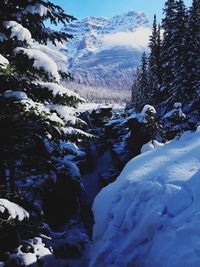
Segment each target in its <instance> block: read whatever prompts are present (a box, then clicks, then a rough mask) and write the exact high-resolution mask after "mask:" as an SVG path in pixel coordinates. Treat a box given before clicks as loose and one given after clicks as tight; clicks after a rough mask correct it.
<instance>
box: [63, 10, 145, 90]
mask: <svg viewBox="0 0 200 267" xmlns="http://www.w3.org/2000/svg"><path fill="white" fill-rule="evenodd" d="M65 30H66V31H67V32H68V33H71V34H72V35H73V36H74V38H73V39H72V40H70V41H69V43H68V44H67V50H68V57H69V61H68V64H69V68H70V71H71V73H73V74H74V76H75V78H76V80H77V81H80V82H83V83H85V84H89V85H95V86H105V87H109V88H120V89H121V88H127V87H128V88H130V87H131V85H132V82H133V76H134V71H135V68H136V66H137V65H138V63H139V60H140V55H141V52H142V51H143V50H144V49H145V48H146V47H147V44H148V37H149V34H150V27H149V22H148V20H147V18H146V16H145V15H144V14H143V13H137V12H134V11H130V12H128V13H125V14H123V15H118V16H114V17H112V18H110V19H108V18H94V17H88V18H86V19H84V20H82V21H76V22H73V23H71V24H69V26H68V27H67V28H66V29H65Z"/></svg>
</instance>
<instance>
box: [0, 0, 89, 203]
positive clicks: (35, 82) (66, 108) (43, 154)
mask: <svg viewBox="0 0 200 267" xmlns="http://www.w3.org/2000/svg"><path fill="white" fill-rule="evenodd" d="M72 19H74V18H73V17H72V16H68V15H66V14H65V13H64V11H63V9H62V8H60V7H59V6H56V5H54V4H53V3H51V2H50V1H44V0H43V1H35V0H34V1H30V0H27V1H17V0H10V1H6V0H4V1H1V2H0V37H1V42H0V53H1V54H2V56H4V57H6V58H7V59H8V61H9V65H8V67H6V69H4V71H1V73H0V83H1V89H0V93H1V95H0V106H1V110H0V128H1V129H2V130H1V133H0V149H1V155H0V179H1V181H0V182H1V185H2V187H3V189H4V190H3V191H4V195H7V196H8V194H7V192H8V191H11V192H12V193H13V192H14V190H15V187H16V186H20V188H21V184H27V186H28V182H27V181H30V180H31V179H32V180H34V186H32V190H34V187H36V189H35V190H36V191H37V190H38V188H37V184H39V183H44V184H45V183H47V182H49V181H51V180H52V179H53V180H54V181H58V180H60V179H61V180H62V179H64V178H65V179H66V181H68V188H67V189H66V190H68V191H70V192H71V200H70V198H69V195H70V194H68V202H70V201H71V202H72V203H73V202H76V201H79V200H77V196H78V194H79V193H80V189H81V186H82V185H81V180H80V173H79V172H78V171H76V172H75V171H74V170H75V169H76V166H75V165H74V163H72V162H71V160H73V159H74V162H77V160H78V159H77V158H78V156H77V155H78V154H79V153H78V152H77V151H78V148H77V147H76V145H77V144H79V143H80V142H81V140H83V139H84V138H87V137H90V135H87V134H86V133H85V132H84V131H82V130H81V128H84V127H85V123H84V122H83V121H82V120H80V119H78V118H76V110H75V109H74V108H76V106H77V104H78V103H80V102H82V101H83V99H82V98H80V97H79V96H78V95H77V94H75V93H73V92H71V91H70V90H68V89H67V88H65V87H63V86H61V85H60V84H59V83H60V75H59V71H58V68H57V65H56V64H55V62H54V61H53V60H52V59H51V58H49V57H48V56H47V55H46V54H44V53H43V52H41V51H39V49H36V48H35V47H33V43H34V41H35V40H36V41H37V42H39V43H42V44H46V43H47V42H52V43H54V44H55V43H56V42H57V41H58V42H59V41H60V42H61V41H66V40H68V38H70V37H71V36H70V35H68V34H66V33H63V32H57V31H54V30H50V29H49V28H46V27H45V21H46V20H50V22H52V23H54V24H57V23H59V22H61V23H63V24H66V23H67V22H68V21H70V20H72ZM78 128H80V129H78ZM73 166H74V167H73ZM6 175H7V176H8V178H9V181H10V182H9V183H7V181H6V179H5V177H6ZM33 177H34V178H33ZM52 177H54V178H52ZM55 177H56V179H55ZM39 181H40V182H39ZM21 189H22V188H21ZM23 190H24V192H25V191H26V190H28V189H23ZM48 190H51V188H50V187H49V189H48ZM48 190H47V192H48ZM47 192H46V193H47ZM2 194H3V193H2ZM29 197H30V196H29ZM32 197H34V193H33V196H32ZM63 202H64V200H63ZM72 203H68V205H69V206H70V205H71V204H72ZM72 205H73V204H72ZM77 205H78V203H77ZM77 207H78V206H77Z"/></svg>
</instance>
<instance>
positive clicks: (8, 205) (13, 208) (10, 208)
mask: <svg viewBox="0 0 200 267" xmlns="http://www.w3.org/2000/svg"><path fill="white" fill-rule="evenodd" d="M4 212H7V213H8V219H7V220H8V221H10V220H15V219H17V220H18V221H20V222H21V221H23V220H24V219H26V218H29V213H28V212H27V211H26V210H25V209H23V208H22V207H20V206H19V205H18V204H15V203H13V202H10V201H9V200H7V199H4V198H0V213H4Z"/></svg>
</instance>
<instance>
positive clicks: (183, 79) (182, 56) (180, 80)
mask: <svg viewBox="0 0 200 267" xmlns="http://www.w3.org/2000/svg"><path fill="white" fill-rule="evenodd" d="M174 23H175V25H176V27H175V28H174V32H173V34H174V38H173V40H174V41H173V45H172V49H173V51H174V53H173V66H172V71H173V76H174V80H173V82H172V84H171V86H170V88H169V94H170V99H171V100H170V101H171V102H173V101H179V102H183V101H186V100H187V99H188V95H187V88H188V81H187V70H186V54H187V46H186V32H187V16H186V8H185V5H184V2H183V0H178V1H177V2H176V12H175V15H174Z"/></svg>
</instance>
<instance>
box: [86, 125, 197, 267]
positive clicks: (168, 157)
mask: <svg viewBox="0 0 200 267" xmlns="http://www.w3.org/2000/svg"><path fill="white" fill-rule="evenodd" d="M93 211H94V216H95V225H94V229H93V239H94V243H93V245H92V246H91V251H90V254H91V255H90V256H91V261H90V267H110V266H112V267H128V266H129V267H199V266H200V129H199V128H198V129H197V131H196V132H195V133H191V132H185V133H184V134H183V135H182V136H181V138H180V139H179V140H174V141H172V142H170V143H168V144H166V145H164V146H158V147H156V148H155V149H154V150H151V151H148V152H145V153H143V154H141V155H139V156H137V157H136V158H134V159H132V160H131V161H130V162H129V163H128V164H127V165H126V167H125V168H124V170H123V171H122V173H121V174H120V176H119V177H118V179H117V180H116V181H115V182H114V183H112V184H110V185H109V186H107V187H106V188H105V189H103V190H102V191H101V192H100V193H99V195H97V197H96V199H95V202H94V205H93Z"/></svg>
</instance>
